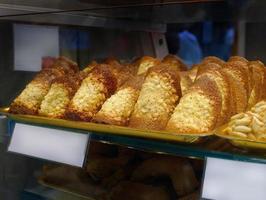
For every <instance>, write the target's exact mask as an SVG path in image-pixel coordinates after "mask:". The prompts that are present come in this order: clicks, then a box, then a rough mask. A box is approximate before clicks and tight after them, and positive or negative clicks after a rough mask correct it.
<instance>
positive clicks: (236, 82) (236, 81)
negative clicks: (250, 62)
mask: <svg viewBox="0 0 266 200" xmlns="http://www.w3.org/2000/svg"><path fill="white" fill-rule="evenodd" d="M248 70H249V69H247V68H246V64H244V65H243V63H241V62H239V61H234V62H230V63H226V65H225V67H224V68H223V71H224V72H225V73H226V74H227V76H228V77H229V82H230V85H231V88H232V96H233V98H232V100H234V101H235V108H236V113H240V112H243V111H245V110H246V108H247V103H248V96H249V95H248V91H249V81H248V80H249V78H248V76H249V74H248ZM232 105H233V102H232ZM234 114H235V113H234Z"/></svg>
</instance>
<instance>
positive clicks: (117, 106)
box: [93, 76, 144, 126]
mask: <svg viewBox="0 0 266 200" xmlns="http://www.w3.org/2000/svg"><path fill="white" fill-rule="evenodd" d="M143 81H144V76H137V77H134V78H132V79H130V80H129V81H127V83H125V84H124V86H123V87H121V88H120V89H118V90H117V92H116V93H115V94H113V95H112V96H111V97H110V98H109V99H107V100H106V101H105V102H104V104H103V105H102V108H101V109H100V111H99V112H98V113H97V114H96V115H95V117H94V119H93V121H96V122H100V123H105V124H112V125H119V126H122V125H123V126H125V125H127V124H128V121H129V118H130V115H131V113H132V112H133V110H134V106H135V104H136V101H137V99H138V96H139V91H140V88H141V85H142V83H143Z"/></svg>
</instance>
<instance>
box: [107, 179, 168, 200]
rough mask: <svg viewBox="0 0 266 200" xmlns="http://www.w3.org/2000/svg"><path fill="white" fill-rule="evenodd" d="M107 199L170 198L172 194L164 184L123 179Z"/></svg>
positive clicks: (150, 199)
mask: <svg viewBox="0 0 266 200" xmlns="http://www.w3.org/2000/svg"><path fill="white" fill-rule="evenodd" d="M107 199H109V200H124V199H127V200H170V195H169V194H168V192H167V191H166V190H165V189H164V187H162V186H152V185H146V184H143V183H138V182H132V181H123V182H121V183H120V184H119V185H117V186H116V187H114V188H113V189H112V190H111V192H110V194H109V195H108V197H107Z"/></svg>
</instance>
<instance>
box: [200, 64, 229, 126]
mask: <svg viewBox="0 0 266 200" xmlns="http://www.w3.org/2000/svg"><path fill="white" fill-rule="evenodd" d="M210 64H211V63H210ZM203 76H207V77H208V78H210V79H212V80H214V81H215V82H216V85H217V86H218V89H219V91H220V94H221V97H222V107H221V113H220V117H219V118H218V119H217V125H222V124H224V123H225V122H226V121H227V120H228V119H229V118H230V117H231V110H230V109H231V107H230V106H231V105H230V98H231V89H230V83H229V78H228V76H227V75H226V73H224V72H223V71H222V69H219V68H213V69H209V70H206V71H205V72H203V73H202V74H201V75H199V76H198V77H197V78H201V77H203Z"/></svg>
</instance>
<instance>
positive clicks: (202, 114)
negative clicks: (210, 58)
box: [166, 76, 222, 133]
mask: <svg viewBox="0 0 266 200" xmlns="http://www.w3.org/2000/svg"><path fill="white" fill-rule="evenodd" d="M221 105H222V99H221V95H220V91H219V88H218V86H217V85H216V83H215V81H213V80H212V79H210V78H207V77H205V76H204V77H202V78H199V79H197V80H196V81H195V83H194V84H193V86H192V87H191V88H190V89H189V91H187V93H186V94H185V95H184V96H183V97H182V98H181V99H180V102H179V104H178V105H177V106H176V108H175V110H174V113H173V114H172V116H171V118H170V120H169V122H168V124H167V127H166V129H167V130H168V131H172V132H174V133H205V132H209V131H211V130H212V129H213V128H215V126H216V122H217V118H218V117H220V112H221Z"/></svg>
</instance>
